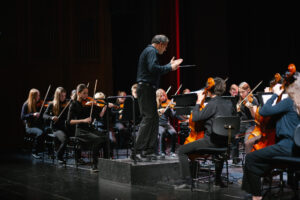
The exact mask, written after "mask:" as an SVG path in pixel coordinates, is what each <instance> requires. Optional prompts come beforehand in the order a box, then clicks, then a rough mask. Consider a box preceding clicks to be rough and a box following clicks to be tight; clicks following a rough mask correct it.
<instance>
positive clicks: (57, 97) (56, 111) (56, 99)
mask: <svg viewBox="0 0 300 200" xmlns="http://www.w3.org/2000/svg"><path fill="white" fill-rule="evenodd" d="M62 93H67V92H66V90H65V89H64V88H63V87H58V88H56V90H55V93H54V98H53V114H54V115H55V116H58V115H59V108H60V95H61V94H62Z"/></svg>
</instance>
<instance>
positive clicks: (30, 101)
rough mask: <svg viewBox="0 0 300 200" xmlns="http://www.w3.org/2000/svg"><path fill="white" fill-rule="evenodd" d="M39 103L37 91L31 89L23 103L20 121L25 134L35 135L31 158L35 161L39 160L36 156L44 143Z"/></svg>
mask: <svg viewBox="0 0 300 200" xmlns="http://www.w3.org/2000/svg"><path fill="white" fill-rule="evenodd" d="M41 102H42V101H41V100H40V92H39V90H37V89H35V88H32V89H31V90H30V91H29V94H28V98H27V100H26V101H25V102H24V104H23V106H22V111H21V119H22V120H23V122H24V124H25V131H26V133H27V134H34V135H35V140H34V145H33V153H32V156H33V157H34V158H36V159H40V158H41V157H40V156H39V155H38V154H39V153H40V152H42V150H43V143H44V141H45V134H44V125H43V121H42V120H41V112H39V111H38V109H39V108H40V106H41Z"/></svg>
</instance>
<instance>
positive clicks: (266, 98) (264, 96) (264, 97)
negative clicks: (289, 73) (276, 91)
mask: <svg viewBox="0 0 300 200" xmlns="http://www.w3.org/2000/svg"><path fill="white" fill-rule="evenodd" d="M272 95H273V94H264V95H262V99H263V101H264V104H265V103H266V102H267V101H268V100H269V99H270V98H271V97H272ZM287 97H288V94H283V95H282V98H281V100H283V99H286V98H287ZM276 101H277V98H276V99H275V100H274V102H273V104H272V106H274V105H275V104H276Z"/></svg>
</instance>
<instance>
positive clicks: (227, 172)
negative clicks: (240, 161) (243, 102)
mask: <svg viewBox="0 0 300 200" xmlns="http://www.w3.org/2000/svg"><path fill="white" fill-rule="evenodd" d="M225 162H226V179H227V187H229V171H228V160H227V159H226V161H225Z"/></svg>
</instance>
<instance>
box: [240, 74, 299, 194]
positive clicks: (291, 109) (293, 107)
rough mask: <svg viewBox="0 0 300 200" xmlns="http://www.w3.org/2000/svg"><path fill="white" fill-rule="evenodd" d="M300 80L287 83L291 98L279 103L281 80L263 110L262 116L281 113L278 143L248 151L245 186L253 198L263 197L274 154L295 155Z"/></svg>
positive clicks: (244, 177)
mask: <svg viewBox="0 0 300 200" xmlns="http://www.w3.org/2000/svg"><path fill="white" fill-rule="evenodd" d="M295 78H296V81H295V82H293V83H291V84H290V85H289V86H287V87H285V91H286V93H287V94H288V98H286V99H283V100H281V101H280V102H278V103H277V104H274V101H275V100H276V99H277V97H279V96H281V94H282V92H283V91H284V90H283V89H284V88H281V86H282V85H281V84H276V85H275V86H274V87H273V92H274V94H273V95H272V97H271V98H270V99H269V100H268V101H267V102H266V103H265V104H264V105H263V106H262V108H261V109H260V110H259V114H260V115H262V116H273V115H279V116H280V118H279V120H278V121H277V122H276V137H277V141H278V142H277V143H276V144H274V145H270V146H267V147H265V148H262V149H260V150H256V151H253V152H251V153H249V154H247V155H246V161H245V167H244V176H243V183H242V189H243V190H245V191H246V192H248V193H250V194H251V195H252V199H253V200H260V199H262V193H261V177H262V176H263V175H264V174H266V173H267V172H269V171H270V170H271V169H272V164H271V163H270V162H269V161H271V159H272V158H273V157H274V156H285V157H288V156H292V155H293V146H294V145H293V142H294V141H293V138H294V131H295V129H296V127H297V125H298V124H299V123H300V98H299V97H300V96H299V91H300V76H299V74H297V75H296V76H295Z"/></svg>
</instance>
